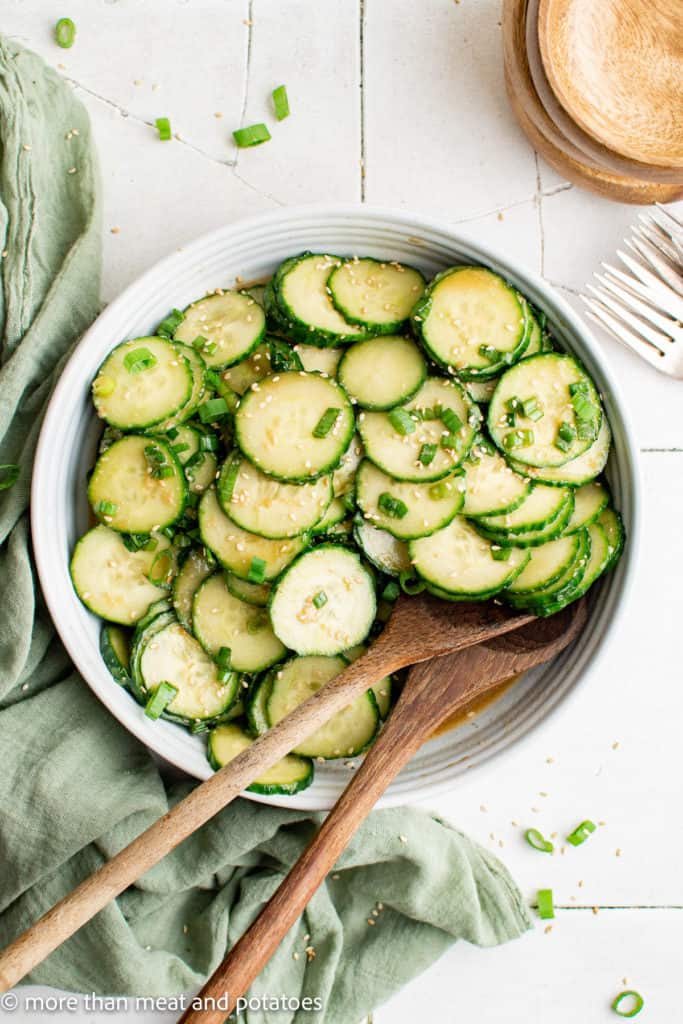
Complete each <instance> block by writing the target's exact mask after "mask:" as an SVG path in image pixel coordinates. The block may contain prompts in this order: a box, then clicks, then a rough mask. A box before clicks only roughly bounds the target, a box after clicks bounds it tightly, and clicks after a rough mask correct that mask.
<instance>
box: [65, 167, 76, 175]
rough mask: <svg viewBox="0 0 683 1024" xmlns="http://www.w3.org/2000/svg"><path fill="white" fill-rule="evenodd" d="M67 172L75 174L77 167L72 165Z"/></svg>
mask: <svg viewBox="0 0 683 1024" xmlns="http://www.w3.org/2000/svg"><path fill="white" fill-rule="evenodd" d="M66 173H67V174H75V173H76V168H75V167H70V168H69V170H68V171H67V172H66Z"/></svg>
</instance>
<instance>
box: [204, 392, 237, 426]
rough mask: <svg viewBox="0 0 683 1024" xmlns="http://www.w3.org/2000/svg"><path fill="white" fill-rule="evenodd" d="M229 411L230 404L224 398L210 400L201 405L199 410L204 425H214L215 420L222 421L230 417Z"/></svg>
mask: <svg viewBox="0 0 683 1024" xmlns="http://www.w3.org/2000/svg"><path fill="white" fill-rule="evenodd" d="M229 411H230V410H229V409H228V403H227V402H226V401H225V399H224V398H210V399H209V401H208V402H204V403H203V405H200V406H199V409H198V410H197V412H198V413H199V418H200V420H201V421H202V423H213V422H214V421H215V420H221V419H223V418H224V417H225V416H227V415H228V413H229Z"/></svg>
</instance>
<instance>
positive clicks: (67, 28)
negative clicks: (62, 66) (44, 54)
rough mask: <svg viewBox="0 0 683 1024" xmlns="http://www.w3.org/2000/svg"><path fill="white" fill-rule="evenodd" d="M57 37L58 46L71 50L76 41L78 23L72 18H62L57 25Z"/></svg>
mask: <svg viewBox="0 0 683 1024" xmlns="http://www.w3.org/2000/svg"><path fill="white" fill-rule="evenodd" d="M55 39H56V41H57V46H61V48H62V49H63V50H70V49H71V47H72V46H73V44H74V43H75V42H76V23H75V22H74V21H72V20H71V18H60V19H59V21H58V22H57V24H56V25H55Z"/></svg>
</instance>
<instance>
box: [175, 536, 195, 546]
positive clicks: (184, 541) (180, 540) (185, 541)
mask: <svg viewBox="0 0 683 1024" xmlns="http://www.w3.org/2000/svg"><path fill="white" fill-rule="evenodd" d="M191 544H192V540H191V539H190V535H189V534H188V533H176V535H175V537H174V538H173V546H174V547H176V548H181V549H182V548H189V547H190V546H191Z"/></svg>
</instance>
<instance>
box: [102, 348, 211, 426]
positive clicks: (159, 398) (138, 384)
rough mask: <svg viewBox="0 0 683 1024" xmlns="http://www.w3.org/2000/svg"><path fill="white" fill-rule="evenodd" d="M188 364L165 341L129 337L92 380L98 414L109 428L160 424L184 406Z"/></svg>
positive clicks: (189, 389) (188, 393)
mask: <svg viewBox="0 0 683 1024" xmlns="http://www.w3.org/2000/svg"><path fill="white" fill-rule="evenodd" d="M192 388H193V377H192V371H191V370H190V366H189V363H188V362H187V360H186V359H185V358H184V357H183V356H182V355H181V353H180V352H179V350H178V349H177V348H176V347H175V345H173V344H172V343H171V342H170V341H166V340H165V339H164V338H134V339H133V340H132V341H124V342H123V344H121V345H117V347H116V348H115V349H114V351H113V352H110V353H109V355H108V356H107V358H106V359H105V360H104V362H103V363H102V365H101V366H100V368H99V370H98V371H97V376H96V377H95V380H94V381H93V385H92V394H93V401H94V403H95V408H96V409H97V415H98V416H101V417H102V419H104V420H106V421H107V423H109V424H110V425H111V426H112V427H120V428H121V429H122V430H138V429H140V428H143V427H151V426H153V425H154V424H155V423H162V422H163V421H164V420H167V419H168V418H169V417H170V416H173V415H174V414H175V413H177V412H178V411H179V410H180V409H182V408H183V406H185V405H186V403H187V402H188V401H189V399H190V396H191V394H192Z"/></svg>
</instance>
